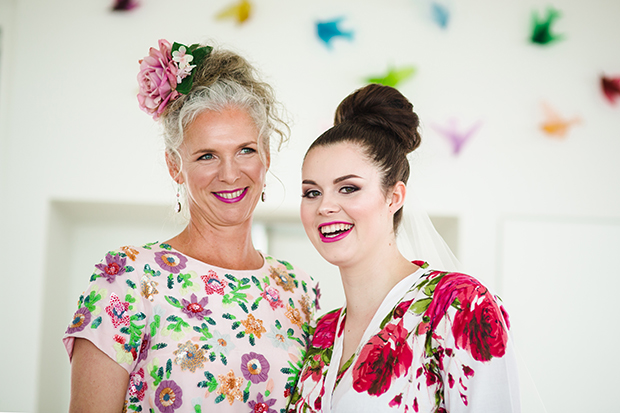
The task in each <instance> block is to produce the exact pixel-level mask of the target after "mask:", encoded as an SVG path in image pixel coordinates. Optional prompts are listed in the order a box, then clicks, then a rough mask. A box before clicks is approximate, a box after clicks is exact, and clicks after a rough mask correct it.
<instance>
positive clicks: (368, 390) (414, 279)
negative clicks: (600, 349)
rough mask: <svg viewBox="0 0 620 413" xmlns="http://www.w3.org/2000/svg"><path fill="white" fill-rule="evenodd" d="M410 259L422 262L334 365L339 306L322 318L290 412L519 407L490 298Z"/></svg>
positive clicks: (511, 361)
mask: <svg viewBox="0 0 620 413" xmlns="http://www.w3.org/2000/svg"><path fill="white" fill-rule="evenodd" d="M415 263H416V264H417V265H420V269H419V270H418V271H416V272H415V273H413V274H411V275H409V276H408V277H407V278H405V279H404V280H402V281H401V282H400V283H398V284H397V285H396V286H395V287H394V288H393V289H392V291H390V293H389V294H388V295H387V296H386V297H385V299H384V301H383V303H382V304H381V306H380V307H379V309H378V310H377V312H376V314H375V316H374V318H373V319H372V321H371V322H370V324H369V326H368V328H367V329H366V331H365V333H364V336H363V337H362V340H361V342H360V343H361V344H360V346H359V347H358V348H357V351H356V352H355V354H354V355H353V356H352V357H351V359H350V360H348V361H347V362H346V363H344V365H343V368H342V369H341V370H340V371H338V367H337V366H339V365H340V359H341V356H342V346H343V335H342V329H343V327H344V322H343V321H344V320H345V317H346V308H345V309H338V310H335V311H332V312H330V313H327V314H325V315H324V316H323V317H321V319H320V320H319V321H318V323H317V325H316V328H315V329H314V331H313V332H312V331H311V332H312V333H313V338H312V343H311V346H310V348H309V350H308V352H307V353H306V358H305V360H304V365H303V367H302V372H301V376H300V380H299V383H298V384H297V387H296V388H295V390H294V392H293V396H292V398H291V405H290V406H289V412H304V413H305V412H338V413H341V412H352V413H353V412H355V413H360V412H375V413H376V412H411V413H414V412H416V413H430V412H440V413H441V412H444V413H445V412H450V413H455V412H463V413H465V412H480V413H487V412H488V413H490V412H493V413H503V412H519V411H520V403H519V389H518V378H517V371H516V360H515V357H514V353H513V348H512V341H511V339H509V334H508V328H509V325H508V318H507V314H506V313H505V312H504V310H503V308H502V307H501V306H500V305H498V301H497V299H496V297H494V296H493V295H492V294H491V293H490V292H489V290H488V289H487V288H486V287H484V286H483V285H482V284H481V283H480V282H479V281H477V280H476V279H475V278H473V277H470V276H468V275H465V274H460V273H450V272H440V271H434V270H430V269H428V265H427V264H425V263H423V262H415ZM332 366H333V367H332Z"/></svg>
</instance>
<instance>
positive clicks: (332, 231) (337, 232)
mask: <svg viewBox="0 0 620 413" xmlns="http://www.w3.org/2000/svg"><path fill="white" fill-rule="evenodd" d="M351 228H353V224H345V223H344V222H338V223H334V224H328V225H324V226H322V227H320V228H319V232H320V234H321V238H323V239H324V240H326V241H327V240H330V241H331V240H333V241H337V240H339V239H341V238H342V237H343V236H344V235H345V234H347V233H348V232H349V231H350V230H351Z"/></svg>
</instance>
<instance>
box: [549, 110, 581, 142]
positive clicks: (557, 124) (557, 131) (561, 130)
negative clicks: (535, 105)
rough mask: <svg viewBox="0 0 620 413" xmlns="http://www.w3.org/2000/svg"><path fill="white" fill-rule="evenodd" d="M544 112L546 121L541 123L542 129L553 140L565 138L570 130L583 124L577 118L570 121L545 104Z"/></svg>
mask: <svg viewBox="0 0 620 413" xmlns="http://www.w3.org/2000/svg"><path fill="white" fill-rule="evenodd" d="M543 110H544V112H545V120H544V121H543V122H542V123H541V125H540V128H541V129H542V131H543V132H545V134H547V135H548V136H550V137H553V138H565V137H566V135H567V134H568V132H569V131H570V129H571V128H572V127H573V126H574V125H576V124H578V123H580V122H581V120H580V119H579V117H577V116H574V117H572V118H570V119H568V118H566V117H563V116H561V115H560V114H559V113H558V112H557V111H555V110H554V109H552V108H551V107H550V106H549V105H547V104H543Z"/></svg>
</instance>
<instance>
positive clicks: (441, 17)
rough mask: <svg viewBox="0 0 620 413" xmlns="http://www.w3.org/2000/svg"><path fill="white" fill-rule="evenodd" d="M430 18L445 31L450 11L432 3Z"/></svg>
mask: <svg viewBox="0 0 620 413" xmlns="http://www.w3.org/2000/svg"><path fill="white" fill-rule="evenodd" d="M431 17H432V18H433V21H434V22H435V23H437V25H438V26H439V27H441V28H442V29H445V28H447V27H448V23H449V22H450V10H448V8H447V7H446V6H445V5H443V4H439V3H437V2H435V1H434V2H432V3H431Z"/></svg>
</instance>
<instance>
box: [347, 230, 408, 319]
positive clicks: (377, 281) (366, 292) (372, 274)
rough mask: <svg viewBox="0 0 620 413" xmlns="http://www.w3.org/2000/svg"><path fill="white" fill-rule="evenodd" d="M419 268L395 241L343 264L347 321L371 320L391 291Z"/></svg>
mask: <svg viewBox="0 0 620 413" xmlns="http://www.w3.org/2000/svg"><path fill="white" fill-rule="evenodd" d="M417 269H418V267H417V266H416V265H415V264H412V263H411V262H410V261H408V260H407V259H406V258H405V257H404V256H403V255H402V254H401V253H400V251H399V250H398V247H397V246H396V243H395V242H394V241H391V242H390V243H388V244H387V245H386V246H385V247H384V248H378V249H377V250H376V252H375V253H374V254H372V255H371V256H368V257H366V258H365V259H364V260H362V261H360V262H357V263H355V264H354V265H352V266H347V267H340V275H341V277H342V284H343V288H344V293H345V296H346V300H347V323H349V321H353V322H356V323H357V322H360V323H363V324H366V325H367V324H368V323H370V320H371V319H372V317H373V316H374V314H375V313H376V312H377V310H378V309H379V306H380V305H381V303H382V302H383V300H384V299H385V297H386V296H387V295H388V293H389V292H390V290H391V289H392V288H394V286H395V285H396V284H398V283H399V282H400V281H401V280H403V279H404V278H405V277H407V276H408V275H409V274H411V273H413V272H414V271H416V270H417Z"/></svg>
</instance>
